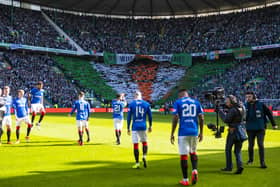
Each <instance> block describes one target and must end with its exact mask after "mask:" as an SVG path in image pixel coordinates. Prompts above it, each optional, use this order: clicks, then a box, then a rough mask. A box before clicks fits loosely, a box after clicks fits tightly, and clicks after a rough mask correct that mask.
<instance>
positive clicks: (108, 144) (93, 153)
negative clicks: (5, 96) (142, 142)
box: [0, 113, 280, 187]
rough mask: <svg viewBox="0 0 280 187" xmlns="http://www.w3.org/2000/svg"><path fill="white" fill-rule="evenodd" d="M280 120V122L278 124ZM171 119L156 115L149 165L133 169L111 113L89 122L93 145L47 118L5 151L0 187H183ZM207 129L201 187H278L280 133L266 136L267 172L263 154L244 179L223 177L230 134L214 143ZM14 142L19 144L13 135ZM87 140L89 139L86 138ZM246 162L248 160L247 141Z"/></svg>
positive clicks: (0, 150)
mask: <svg viewBox="0 0 280 187" xmlns="http://www.w3.org/2000/svg"><path fill="white" fill-rule="evenodd" d="M205 118H206V120H205V122H206V123H205V124H207V123H210V122H212V123H214V122H215V115H214V114H206V117H205ZM279 122H280V118H279V117H278V118H276V123H277V124H279ZM170 129H171V115H167V116H164V115H162V114H153V132H152V133H150V134H148V145H149V152H148V156H147V161H148V167H147V168H144V167H143V166H141V168H140V169H132V168H131V166H132V165H133V164H134V157H133V146H132V143H131V137H130V136H128V135H127V134H126V123H124V128H123V133H122V138H121V145H115V137H114V128H113V121H112V117H111V114H110V113H94V114H92V117H91V119H90V130H91V142H90V143H85V145H84V146H79V145H78V144H77V139H78V137H77V132H76V131H77V130H76V122H75V118H74V117H67V114H47V116H46V118H45V120H44V123H43V124H42V128H41V130H40V131H38V130H36V129H35V128H34V129H33V130H32V132H31V141H30V142H29V143H26V142H25V140H24V135H25V132H24V131H25V126H22V134H21V143H20V144H11V145H8V144H6V136H5V134H4V135H3V137H2V145H1V147H0V166H1V171H0V187H25V186H26V187H32V186H36V187H41V186H47V187H62V186H67V187H72V186H73V187H80V186H82V187H91V186H94V187H99V186H100V187H104V186H120V187H123V186H145V187H149V186H152V187H156V186H161V187H162V186H179V184H178V182H179V180H181V178H182V176H181V171H180V165H179V163H180V161H179V156H178V147H177V146H174V145H171V144H170V141H169V138H170ZM212 133H213V132H211V131H210V130H209V129H207V127H206V126H205V128H204V140H203V142H201V143H199V145H198V155H199V160H198V164H199V166H198V171H199V181H198V183H197V184H196V186H207V187H209V186H246V187H248V186H262V187H263V186H269V187H271V186H278V185H279V182H280V178H279V174H280V160H279V155H280V131H279V130H271V129H268V130H267V131H266V138H265V147H266V149H265V156H266V163H267V166H268V168H267V169H260V168H259V162H258V152H257V150H255V162H254V164H253V165H250V166H247V165H246V164H245V170H244V173H243V174H242V175H233V174H231V173H222V172H220V168H222V167H224V166H225V154H224V147H225V136H226V133H224V134H223V137H222V138H220V139H215V138H214V136H213V135H212ZM12 137H13V139H12V141H13V142H14V141H15V134H14V131H13V134H12ZM84 138H85V137H84ZM242 157H243V161H244V162H246V161H247V159H248V155H247V143H245V144H244V145H243V151H242Z"/></svg>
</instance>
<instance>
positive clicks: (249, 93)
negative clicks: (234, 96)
mask: <svg viewBox="0 0 280 187" xmlns="http://www.w3.org/2000/svg"><path fill="white" fill-rule="evenodd" d="M246 95H253V99H257V95H256V93H255V92H253V91H247V92H246Z"/></svg>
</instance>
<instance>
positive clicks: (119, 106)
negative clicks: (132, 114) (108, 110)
mask: <svg viewBox="0 0 280 187" xmlns="http://www.w3.org/2000/svg"><path fill="white" fill-rule="evenodd" d="M124 107H125V102H124V101H118V100H113V101H112V108H113V118H114V119H115V118H117V119H123V109H124Z"/></svg>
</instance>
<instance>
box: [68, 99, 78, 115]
mask: <svg viewBox="0 0 280 187" xmlns="http://www.w3.org/2000/svg"><path fill="white" fill-rule="evenodd" d="M76 109H77V105H76V102H74V103H73V106H72V110H71V112H70V113H69V114H68V116H71V115H72V114H73V113H74V112H75V110H76Z"/></svg>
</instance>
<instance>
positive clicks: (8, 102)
mask: <svg viewBox="0 0 280 187" xmlns="http://www.w3.org/2000/svg"><path fill="white" fill-rule="evenodd" d="M3 98H4V100H5V101H6V105H5V107H6V111H5V115H4V118H3V121H2V125H3V126H4V125H6V127H7V139H8V141H7V143H8V144H11V131H12V130H11V129H12V118H11V107H12V102H13V99H12V97H11V96H10V87H9V86H5V87H4V91H3Z"/></svg>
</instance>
